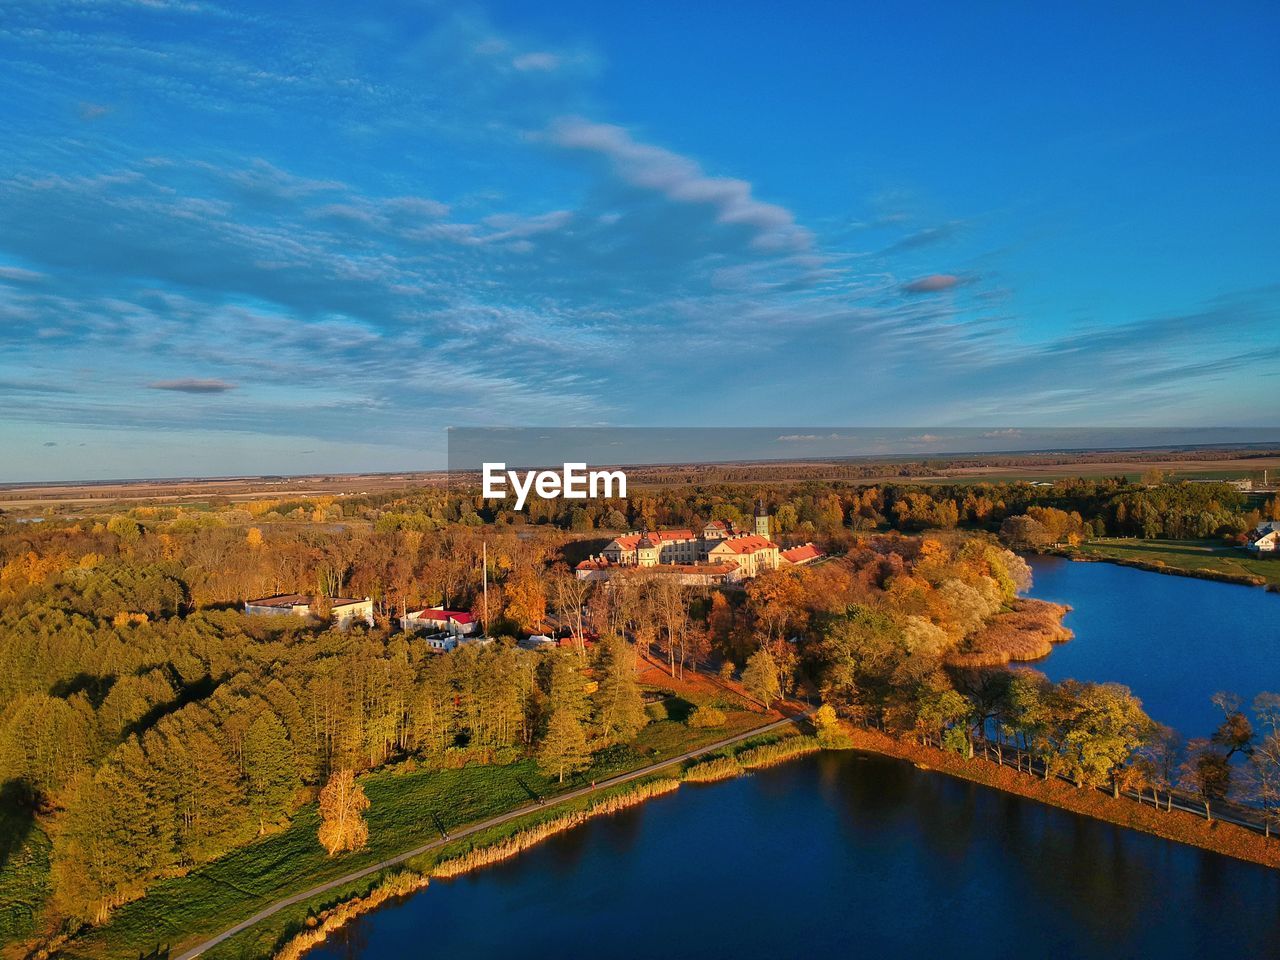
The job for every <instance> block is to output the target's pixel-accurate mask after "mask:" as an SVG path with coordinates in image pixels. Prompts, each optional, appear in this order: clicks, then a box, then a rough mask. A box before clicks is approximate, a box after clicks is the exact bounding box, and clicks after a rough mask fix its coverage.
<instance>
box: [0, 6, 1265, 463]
mask: <svg viewBox="0 0 1280 960" xmlns="http://www.w3.org/2000/svg"><path fill="white" fill-rule="evenodd" d="M357 9H358V12H356V11H357ZM1278 31H1280V13H1277V10H1276V8H1275V7H1274V6H1273V5H1270V4H1264V3H1257V4H1249V3H1226V4H1217V5H1213V9H1210V7H1209V5H1190V4H1177V3H1152V4H1130V5H1125V6H1124V8H1123V9H1122V10H1120V9H1117V7H1116V5H1115V4H1103V3H1099V4H1086V3H1082V4H1070V5H1057V6H1054V7H1052V8H1048V7H1044V6H1043V5H1039V6H1036V5H1027V4H1012V3H1009V4H1003V3H1002V4H994V3H993V4H963V5H961V4H946V3H937V4H847V3H808V4H792V5H789V6H788V9H787V10H786V11H784V10H783V9H782V8H781V6H780V5H776V4H759V5H753V4H749V3H741V2H740V3H734V4H727V3H705V4H687V3H682V4H676V3H671V4H666V3H648V4H629V5H618V4H601V3H586V2H574V3H544V4H529V3H510V4H490V5H454V4H431V3H402V4H377V3H374V4H364V5H358V8H357V7H356V6H353V5H350V4H342V5H339V4H325V3H306V4H292V3H289V2H280V3H272V4H261V5H258V4H229V3H217V2H204V0H40V2H33V3H29V4H28V3H23V2H18V3H13V4H9V5H7V6H6V13H5V17H4V18H3V21H0V61H3V62H4V63H5V69H4V70H3V71H0V118H3V123H2V125H0V132H2V133H3V136H0V403H3V405H4V409H5V415H4V416H3V418H0V449H3V450H4V451H5V456H4V457H3V458H0V480H19V479H46V478H77V477H84V478H92V477H119V476H146V475H160V476H174V475H190V474H235V473H243V472H252V473H259V472H287V473H300V472H311V471H323V470H389V469H408V468H423V467H433V466H440V465H442V463H443V452H444V429H443V428H444V427H446V426H449V425H500V424H566V425H569V424H573V425H596V424H615V425H693V426H707V425H740V426H746V425H778V426H783V425H794V424H845V425H894V426H899V425H901V426H910V425H934V426H966V425H995V424H1001V425H1006V424H1017V425H1021V424H1036V425H1078V424H1086V423H1087V424H1106V425H1124V426H1134V425H1137V426H1141V425H1164V424H1179V425H1221V424H1232V425H1258V426H1272V425H1276V424H1277V423H1280V415H1278V413H1277V411H1280V403H1277V398H1278V397H1280V322H1277V321H1278V320H1280V310H1277V294H1278V293H1280V231H1278V230H1277V222H1278V221H1280V175H1278V174H1277V170H1280V116H1278V114H1280V108H1278V107H1277V104H1278V103H1280V60H1277V58H1276V56H1275V47H1274V44H1275V37H1276V36H1277V34H1278Z"/></svg>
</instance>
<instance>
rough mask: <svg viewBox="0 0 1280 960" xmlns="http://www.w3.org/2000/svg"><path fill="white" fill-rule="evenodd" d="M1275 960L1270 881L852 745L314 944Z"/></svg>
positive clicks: (338, 950) (561, 954)
mask: <svg viewBox="0 0 1280 960" xmlns="http://www.w3.org/2000/svg"><path fill="white" fill-rule="evenodd" d="M1277 955H1280V871H1274V870H1267V869H1265V868H1262V867H1256V866H1253V865H1250V864H1245V863H1240V862H1237V861H1234V860H1230V859H1228V858H1225V857H1221V856H1218V855H1216V854H1210V853H1205V852H1203V851H1199V850H1195V849H1193V848H1190V847H1183V846H1180V845H1178V844H1174V843H1170V842H1167V841H1164V840H1159V839H1156V838H1154V837H1149V836H1145V835H1143V834H1138V833H1133V832H1131V831H1126V830H1123V829H1120V828H1118V827H1113V826H1110V825H1108V824H1103V823H1098V822H1097V821H1093V820H1089V819H1087V818H1083V817H1078V816H1075V815H1073V814H1069V813H1066V812H1064V811H1060V810H1055V809H1052V808H1049V807H1044V806H1041V805H1039V804H1036V803H1033V802H1030V801H1026V800H1022V799H1019V798H1017V797H1012V796H1008V795H1005V794H1001V793H999V792H997V791H993V790H988V789H985V788H982V787H978V786H976V785H973V784H970V783H966V782H963V781H958V780H954V779H952V778H950V777H946V776H942V775H939V774H934V773H928V772H925V771H921V770H917V769H916V768H915V767H913V766H911V765H910V764H906V763H902V762H899V761H894V760H888V759H885V758H880V757H868V756H864V755H859V754H849V753H842V754H825V755H818V756H812V757H807V758H804V759H801V760H797V761H794V762H792V763H789V764H786V765H784V766H781V767H776V768H774V769H771V770H766V771H761V772H759V773H757V774H755V775H754V776H751V777H748V778H744V779H740V780H734V781H727V782H724V783H720V784H714V785H707V786H685V787H682V788H681V789H680V790H679V791H677V792H676V793H674V794H671V795H668V796H664V797H661V798H658V799H656V800H652V801H650V802H648V803H646V804H644V805H643V806H641V807H638V808H635V809H632V810H629V811H625V812H623V813H620V814H616V815H613V816H610V817H606V818H601V819H599V820H595V821H592V822H590V823H588V824H587V825H585V826H584V827H581V828H579V829H577V830H574V831H571V832H569V833H566V834H562V835H560V836H558V837H554V838H552V839H551V840H549V841H547V842H545V843H543V844H540V845H539V846H537V847H535V848H533V849H531V850H529V851H526V852H525V853H524V854H522V855H520V856H519V857H517V858H515V859H513V860H510V861H507V862H505V863H502V864H498V865H495V866H491V867H488V868H485V869H483V870H480V871H478V872H475V873H472V874H469V875H467V876H464V877H460V878H458V879H455V880H452V881H440V882H436V883H434V884H432V885H431V886H430V887H428V888H427V889H426V890H424V891H422V892H420V893H418V894H415V895H413V896H412V897H409V898H407V899H405V900H403V901H401V902H399V903H397V904H394V905H390V906H387V907H384V908H382V909H380V910H377V911H375V912H374V913H371V914H369V915H367V916H365V917H362V918H360V919H359V920H357V921H356V922H354V923H353V924H351V925H349V926H348V927H346V928H345V929H344V930H343V931H342V932H341V933H340V934H339V935H338V936H337V937H335V938H334V939H332V940H330V941H329V942H328V943H326V944H325V945H323V946H322V947H320V948H318V949H317V950H316V951H314V952H313V953H312V954H310V956H312V957H315V958H339V957H364V958H392V957H395V958H400V957H442V958H450V960H454V958H467V960H475V958H488V957H503V958H508V960H542V958H548V960H550V958H555V960H572V958H579V957H581V958H590V960H600V958H658V957H666V958H671V957H698V958H703V960H715V958H725V960H729V958H735V960H753V958H792V957H908V958H910V957H929V958H941V957H946V958H949V960H950V958H956V960H964V958H970V957H972V958H975V960H978V958H980V960H994V958H1004V957H1018V958H1022V957H1049V956H1054V957H1071V958H1081V960H1089V958H1104V957H1106V958H1111V957H1135V958H1137V957H1158V958H1161V960H1180V958H1193V957H1195V958H1199V957H1242V958H1254V957H1273V956H1277Z"/></svg>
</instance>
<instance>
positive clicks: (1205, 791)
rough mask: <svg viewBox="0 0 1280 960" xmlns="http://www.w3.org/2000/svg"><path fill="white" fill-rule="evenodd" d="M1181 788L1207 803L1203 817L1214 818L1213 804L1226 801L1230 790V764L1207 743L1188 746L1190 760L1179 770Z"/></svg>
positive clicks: (1197, 742) (1192, 743)
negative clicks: (1211, 808)
mask: <svg viewBox="0 0 1280 960" xmlns="http://www.w3.org/2000/svg"><path fill="white" fill-rule="evenodd" d="M1178 785H1179V786H1180V787H1182V788H1183V789H1184V790H1186V791H1187V792H1188V793H1191V794H1193V795H1194V796H1195V797H1196V798H1197V799H1198V800H1199V801H1200V802H1201V803H1203V804H1204V818H1205V819H1206V820H1209V819H1212V815H1211V810H1210V804H1212V803H1214V802H1216V801H1219V800H1225V799H1226V798H1227V794H1228V793H1230V791H1231V762H1230V761H1229V760H1228V759H1227V758H1226V755H1225V754H1223V753H1222V752H1221V751H1220V750H1218V749H1217V748H1216V747H1215V746H1214V745H1213V744H1212V743H1211V742H1210V741H1208V740H1203V739H1201V740H1192V741H1191V742H1190V743H1189V744H1187V757H1186V759H1185V760H1184V761H1183V762H1182V766H1181V767H1180V768H1179V776H1178Z"/></svg>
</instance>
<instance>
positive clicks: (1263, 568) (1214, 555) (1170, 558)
mask: <svg viewBox="0 0 1280 960" xmlns="http://www.w3.org/2000/svg"><path fill="white" fill-rule="evenodd" d="M1077 550H1078V552H1079V554H1080V555H1081V556H1086V557H1095V558H1097V559H1100V560H1125V561H1132V562H1135V563H1147V564H1153V565H1164V566H1167V567H1173V568H1175V569H1178V570H1191V571H1208V572H1209V573H1214V574H1225V575H1227V576H1232V577H1258V578H1261V579H1262V580H1264V581H1265V582H1266V583H1269V584H1273V585H1280V558H1274V557H1271V558H1267V557H1259V556H1257V555H1256V554H1252V553H1249V552H1248V551H1247V550H1241V549H1239V548H1238V547H1226V546H1223V545H1222V544H1221V543H1219V542H1218V541H1215V540H1130V539H1115V540H1090V541H1089V542H1088V543H1085V544H1082V545H1081V546H1080V547H1078V548H1077Z"/></svg>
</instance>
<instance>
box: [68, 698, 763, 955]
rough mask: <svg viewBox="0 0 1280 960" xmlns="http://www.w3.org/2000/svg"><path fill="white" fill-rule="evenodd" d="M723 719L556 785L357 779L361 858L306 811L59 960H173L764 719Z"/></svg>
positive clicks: (666, 736)
mask: <svg viewBox="0 0 1280 960" xmlns="http://www.w3.org/2000/svg"><path fill="white" fill-rule="evenodd" d="M726 716H727V721H728V722H727V724H726V726H724V727H721V728H719V729H716V730H697V729H692V728H690V727H688V726H686V725H685V724H683V723H679V722H676V721H674V720H668V721H662V722H658V723H652V724H650V725H649V726H648V727H646V728H645V730H644V731H642V733H641V734H640V736H639V737H638V738H637V740H636V741H635V742H634V743H633V744H629V745H626V746H619V747H614V748H611V749H609V750H605V751H602V752H601V753H599V754H597V756H596V758H595V763H594V764H593V766H592V767H591V768H590V769H589V770H587V771H585V772H584V773H582V774H580V775H579V776H578V777H577V778H576V779H573V780H566V782H565V783H564V784H559V783H556V782H555V781H554V780H552V779H548V778H546V777H544V776H542V774H540V773H539V772H538V770H537V766H536V764H535V763H534V762H533V761H532V760H529V759H525V760H520V761H517V762H515V763H512V764H510V765H507V766H478V765H471V766H467V767H463V768H461V769H457V770H428V769H417V770H412V769H403V768H402V769H401V770H398V771H397V770H385V771H380V772H377V773H374V774H370V775H368V776H366V777H363V778H362V780H361V782H362V783H363V785H364V788H365V792H366V794H367V795H368V797H369V800H370V802H371V806H370V809H369V811H368V822H369V844H368V846H367V847H366V848H365V849H364V850H362V851H360V852H359V853H355V854H348V855H344V856H339V857H333V858H330V857H327V856H326V855H325V853H324V850H323V849H322V848H321V847H320V845H319V842H318V841H317V839H316V831H317V828H318V826H319V817H318V813H317V811H316V808H315V807H314V805H313V806H308V807H306V808H304V809H303V810H301V811H299V812H298V813H297V814H296V815H295V817H294V819H293V821H292V823H291V824H290V825H289V827H288V828H287V829H285V830H283V831H281V832H280V833H276V834H273V835H271V836H268V837H264V838H262V839H260V840H257V841H255V842H254V843H251V844H249V845H247V846H245V847H241V848H239V849H237V850H235V851H232V852H231V853H228V854H227V855H225V856H223V857H221V858H219V859H218V860H215V861H213V862H212V863H209V864H205V865H203V866H201V867H198V868H196V869H195V870H192V871H191V872H190V873H188V874H186V875H185V876H181V877H175V878H172V879H168V880H163V881H160V882H159V883H157V884H155V885H154V886H153V887H152V888H151V889H150V890H149V891H148V893H147V895H146V897H144V898H143V899H141V900H137V901H135V902H133V903H130V904H127V905H125V906H123V907H121V908H119V909H118V910H117V911H116V912H115V913H114V914H113V915H112V917H111V919H110V920H109V921H108V922H107V923H106V924H105V925H103V926H102V927H98V928H94V929H91V930H88V931H86V932H85V933H84V934H82V935H81V936H79V937H77V938H75V939H74V940H73V941H72V942H71V943H70V944H69V945H68V946H67V948H66V949H65V950H64V952H63V955H65V956H73V957H83V958H106V960H114V958H119V960H136V958H137V957H138V956H139V955H146V954H148V953H150V952H151V951H154V950H155V949H156V948H157V947H168V948H169V950H170V955H171V956H176V955H177V954H179V953H181V952H182V950H183V949H185V948H188V947H191V946H193V945H194V944H196V943H199V942H201V941H202V940H204V939H207V938H208V937H209V936H212V935H214V934H216V933H218V932H219V931H221V930H224V929H226V928H227V927H230V926H233V925H234V924H236V923H238V922H240V921H241V920H243V919H245V918H246V917H248V916H251V915H252V914H254V913H255V912H256V911H258V910H260V909H262V908H263V907H265V906H268V905H269V904H272V903H274V902H277V901H279V900H281V899H283V898H285V897H287V896H289V895H291V894H294V893H297V892H299V891H301V890H305V889H308V888H310V887H313V886H315V885H317V884H319V883H323V882H324V881H325V880H328V879H334V878H337V877H340V876H343V875H345V874H347V873H350V872H352V871H353V870H358V869H359V868H361V867H362V866H369V865H372V864H375V863H378V862H379V861H381V860H384V859H386V858H387V857H390V856H393V855H395V854H397V853H400V852H401V851H404V850H408V849H412V848H413V847H415V846H418V845H420V844H422V843H425V842H427V841H430V840H432V839H434V838H436V837H438V836H440V832H441V831H448V832H454V831H456V830H457V829H458V828H461V827H463V826H465V825H467V824H470V823H475V822H477V821H481V820H485V819H488V818H490V817H493V816H497V815H499V814H502V813H505V812H506V811H509V810H512V809H515V808H518V807H521V806H524V805H526V804H528V803H529V802H530V801H532V800H534V799H537V798H553V797H555V796H556V795H557V794H560V793H564V792H567V791H569V790H571V789H573V788H575V787H580V786H582V785H583V784H584V783H587V782H590V781H591V780H595V779H603V778H605V777H609V776H612V775H614V774H617V773H620V772H624V771H627V770H633V769H636V768H639V767H642V766H645V765H647V764H651V763H653V762H655V761H656V760H661V759H662V758H663V757H668V756H678V755H679V754H681V753H683V752H685V751H687V750H691V749H695V748H697V747H699V746H701V745H704V744H708V743H714V742H715V741H717V740H720V739H722V738H724V737H727V736H732V735H733V734H735V733H739V732H742V731H745V730H749V729H751V728H752V727H755V726H759V725H760V724H761V723H762V722H763V721H764V719H765V718H764V717H762V716H761V715H760V714H757V713H752V712H749V711H745V710H726ZM370 881H371V878H364V879H363V880H362V881H359V882H357V883H354V884H352V885H351V886H350V888H346V889H339V890H335V891H330V892H329V893H328V894H326V895H325V899H327V900H329V901H333V902H337V901H338V900H341V899H349V898H350V897H352V896H360V895H364V894H367V893H368V891H369V890H370V889H371V883H370ZM286 912H287V911H286ZM281 916H283V914H282V915H281ZM303 916H304V917H305V910H304V911H303ZM278 935H279V930H278V929H276V930H275V932H274V933H270V934H269V935H268V936H269V939H268V942H267V943H266V944H265V946H266V949H267V950H269V949H270V947H271V946H272V945H273V944H274V942H275V940H276V939H277V937H278ZM229 942H231V941H229ZM223 946H226V944H224V945H223ZM210 955H211V956H215V955H217V956H242V955H262V951H261V950H260V951H258V952H256V953H254V952H250V953H248V954H244V953H239V952H236V953H228V952H225V951H222V950H220V951H218V952H217V953H216V954H212V953H211V954H210Z"/></svg>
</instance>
